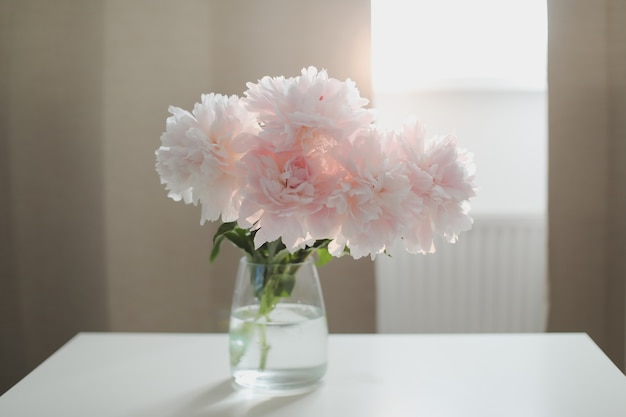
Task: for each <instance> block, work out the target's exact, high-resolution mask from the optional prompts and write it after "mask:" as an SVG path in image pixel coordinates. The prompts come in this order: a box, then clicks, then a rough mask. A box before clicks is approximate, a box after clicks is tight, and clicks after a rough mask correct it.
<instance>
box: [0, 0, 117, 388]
mask: <svg viewBox="0 0 626 417" xmlns="http://www.w3.org/2000/svg"><path fill="white" fill-rule="evenodd" d="M0 4H2V10H1V12H0V15H1V16H2V32H3V33H2V35H3V36H2V39H3V41H2V45H3V46H2V49H1V50H0V53H1V54H2V56H1V57H0V62H2V67H3V70H2V81H3V83H2V94H1V97H2V98H1V99H0V103H1V105H2V111H1V112H0V113H1V114H2V119H0V122H1V127H0V131H1V132H2V135H1V136H0V143H1V148H2V152H1V153H0V155H1V156H0V162H1V163H0V165H1V166H2V171H1V172H0V176H1V178H2V179H1V181H0V184H1V185H2V188H3V190H2V191H3V192H2V199H1V200H0V201H2V203H1V204H0V207H1V209H0V210H2V214H3V216H1V218H0V224H1V225H2V226H1V229H2V232H3V233H2V247H1V248H2V254H1V255H0V256H1V258H2V262H0V264H1V265H2V267H1V268H2V280H1V282H2V291H0V306H2V307H1V308H2V310H3V311H2V314H1V315H0V320H2V323H1V325H0V332H1V333H2V334H1V337H0V344H1V345H2V349H1V350H0V354H1V355H2V356H1V358H0V360H1V364H0V391H2V389H3V388H7V387H8V386H9V385H10V383H11V382H15V381H16V378H18V377H20V376H22V375H23V374H24V373H25V372H26V371H27V370H30V369H32V368H33V367H34V366H35V365H37V364H38V363H39V362H40V361H41V360H43V359H44V358H46V357H47V356H48V355H49V354H50V353H51V352H52V351H53V350H54V349H56V348H58V347H59V346H60V345H61V344H63V343H65V342H66V341H67V340H68V339H69V338H70V337H72V336H73V335H74V334H75V333H76V332H77V331H79V330H104V329H106V324H107V317H106V306H105V304H106V302H105V297H104V295H105V294H106V282H105V278H106V277H105V271H106V265H105V254H104V245H103V241H102V234H103V229H104V219H103V195H102V182H103V177H102V161H103V156H102V153H101V145H102V139H103V136H102V119H101V112H102V104H101V101H100V100H99V98H100V97H101V94H102V87H103V85H102V74H103V73H102V56H101V54H100V53H99V52H100V51H101V45H102V9H101V4H100V3H98V2H89V3H83V2H80V3H78V2H73V1H57V2H54V3H51V2H45V1H35V0H25V1H14V2H2V3H0ZM6 310H8V311H6Z"/></svg>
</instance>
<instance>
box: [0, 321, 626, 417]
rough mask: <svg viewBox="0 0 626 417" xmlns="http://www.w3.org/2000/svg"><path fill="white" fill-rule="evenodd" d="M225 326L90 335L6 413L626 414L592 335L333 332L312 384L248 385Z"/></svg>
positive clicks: (56, 359) (2, 411)
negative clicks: (258, 388) (325, 363)
mask: <svg viewBox="0 0 626 417" xmlns="http://www.w3.org/2000/svg"><path fill="white" fill-rule="evenodd" d="M228 363H229V362H228V336H227V335H224V334H154V333H152V334H142V333H80V334H78V335H77V336H76V337H74V338H73V339H72V340H70V341H69V342H68V343H67V344H66V345H65V346H63V347H62V348H61V349H60V350H59V351H57V352H56V353H55V354H53V355H52V356H51V357H50V358H49V359H48V360H46V361H45V362H44V363H43V364H41V365H40V366H39V367H38V368H37V369H35V370H34V371H33V372H32V373H31V374H29V375H28V376H27V377H26V378H24V379H23V380H22V381H20V382H19V383H18V384H17V385H15V386H14V387H13V388H11V389H10V390H9V391H7V392H6V393H5V394H4V395H3V396H2V397H0V416H7V417H8V416H11V417H26V416H29V417H31V416H64V417H74V416H76V417H78V416H80V417H86V416H89V417H99V416H107V417H112V416H124V417H125V416H132V417H143V416H146V417H147V416H150V417H165V416H167V417H174V416H177V417H178V416H189V417H205V416H206V417H208V416H265V415H272V416H279V417H280V416H290V417H293V416H297V417H302V416H304V417H306V416H392V417H401V416H428V417H433V416H445V417H452V416H464V417H467V416H481V417H484V416H499V417H500V416H507V417H515V416H533V417H541V416H550V417H559V416H563V417H565V416H567V417H576V416H581V417H582V416H584V417H589V416H604V417H612V416H615V417H618V416H619V417H624V416H626V376H624V374H623V373H622V372H620V371H619V369H618V368H616V367H615V366H614V365H613V363H612V362H611V361H610V360H609V359H608V358H607V357H606V356H605V355H604V353H603V352H602V351H601V350H600V349H599V348H598V347H597V346H596V345H595V344H594V342H593V341H592V340H591V339H590V338H589V337H588V336H587V335H585V334H576V333H573V334H555V333H548V334H474V335H382V334H375V335H374V334H373V335H331V337H330V340H329V367H328V372H327V374H326V376H325V377H324V379H323V380H322V382H321V383H320V384H319V385H318V386H317V387H316V388H315V389H314V390H312V391H310V392H306V393H301V394H298V395H291V396H268V395H262V394H253V393H250V392H246V391H242V390H237V389H236V388H234V387H233V386H232V383H231V381H230V375H229V367H228Z"/></svg>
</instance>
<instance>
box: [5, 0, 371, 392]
mask: <svg viewBox="0 0 626 417" xmlns="http://www.w3.org/2000/svg"><path fill="white" fill-rule="evenodd" d="M329 9H332V10H333V11H334V12H333V13H328V10H329ZM320 22H323V24H321V23H320ZM0 23H1V27H0V34H1V35H2V37H1V42H0V93H2V94H1V95H0V106H1V110H2V111H0V133H1V135H0V191H2V196H3V197H2V199H0V215H1V216H0V250H1V253H0V261H1V262H0V268H1V269H0V273H1V274H2V276H1V278H2V279H1V281H0V313H1V314H0V320H2V322H1V323H0V392H2V391H4V390H5V389H7V388H8V387H10V386H11V385H12V384H14V383H15V382H16V381H17V380H18V379H19V378H20V377H21V376H23V375H24V374H25V373H26V372H27V371H29V370H30V369H32V368H33V367H34V366H36V365H37V364H38V363H40V362H41V361H42V360H43V359H44V358H46V357H47V356H48V355H50V354H51V353H52V352H53V351H54V350H55V349H57V348H58V347H59V346H61V345H62V344H63V343H65V342H66V341H67V340H68V339H69V338H70V337H72V336H73V335H74V334H76V333H77V332H79V331H99V330H112V331H222V330H224V329H225V325H226V320H227V318H228V309H229V306H230V297H231V292H232V286H233V278H234V269H235V267H236V263H235V261H236V259H237V258H238V257H239V254H238V253H237V252H236V251H234V250H226V251H225V253H224V254H223V255H224V256H222V257H221V258H220V260H219V262H218V263H217V264H214V265H209V263H208V254H209V251H210V248H211V237H212V234H213V232H214V229H215V226H214V225H208V226H204V227H200V225H199V219H200V212H199V208H196V207H192V206H185V205H183V204H182V203H176V202H173V201H171V200H169V199H168V198H167V197H166V191H165V190H164V188H163V186H161V185H160V184H159V179H158V175H157V174H156V172H155V170H154V162H155V160H154V151H155V150H156V148H157V147H158V146H159V136H160V134H161V132H162V131H163V130H164V128H165V119H166V118H167V116H168V113H167V107H168V106H169V105H176V106H180V107H184V108H191V107H192V106H193V103H194V102H195V101H197V100H198V99H199V96H200V94H201V93H205V92H210V91H217V92H223V93H238V94H242V92H243V91H244V89H245V82H247V81H255V80H256V79H258V78H259V77H261V76H263V75H280V74H285V75H288V76H289V75H297V74H298V73H299V70H300V68H301V67H303V66H306V65H311V64H312V65H317V66H319V67H326V68H327V69H328V70H329V72H330V74H331V76H334V77H336V78H346V77H348V76H350V77H353V78H354V79H355V81H356V82H357V83H358V85H359V87H360V88H361V90H362V93H363V95H364V96H369V93H370V91H369V84H370V81H369V79H370V75H369V1H368V0H348V1H342V2H341V3H340V4H335V2H333V1H332V0H323V1H318V2H315V3H314V4H312V3H310V2H306V1H293V0H268V1H264V2H249V1H242V0H238V1H228V2H226V1H222V0H212V1H208V2H207V1H204V0H184V1H179V2H169V1H162V0H159V1H153V0H151V1H147V0H138V1H133V2H124V1H119V0H100V1H90V2H79V1H71V0H59V1H55V2H48V1H45V0H20V1H17V0H15V1H9V0H4V1H2V2H0ZM311 34H315V36H311ZM321 275H322V280H323V286H324V290H325V295H326V301H327V308H328V314H329V320H330V327H331V331H335V332H369V331H374V329H375V328H374V322H375V319H374V315H375V311H374V310H375V309H374V307H375V306H374V300H375V295H374V272H373V264H372V262H371V261H369V260H366V261H359V262H352V261H351V260H350V259H341V260H337V261H336V262H333V263H331V264H330V265H329V266H327V267H325V268H324V269H323V270H322V271H321ZM346 300H348V301H349V302H346Z"/></svg>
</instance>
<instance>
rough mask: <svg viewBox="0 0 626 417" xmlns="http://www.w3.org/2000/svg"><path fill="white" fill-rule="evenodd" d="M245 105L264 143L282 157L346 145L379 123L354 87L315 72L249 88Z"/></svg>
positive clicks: (270, 79) (264, 80)
mask: <svg viewBox="0 0 626 417" xmlns="http://www.w3.org/2000/svg"><path fill="white" fill-rule="evenodd" d="M247 86H248V90H247V91H246V92H245V93H244V94H245V98H244V99H243V101H244V103H245V105H246V107H247V108H248V110H250V111H252V112H255V113H258V120H259V122H260V124H261V125H262V126H263V130H262V132H261V133H260V134H259V138H260V139H261V140H263V141H265V142H266V143H267V145H268V146H271V147H273V148H275V149H276V150H277V151H284V150H289V149H293V148H294V146H298V147H301V148H302V149H303V152H304V153H308V152H309V151H310V150H312V149H325V148H327V147H328V146H333V145H334V144H335V143H337V142H342V141H344V140H346V139H347V138H349V137H350V136H351V135H353V134H354V133H355V132H357V131H358V130H360V129H362V128H363V127H367V126H368V125H369V124H370V123H371V122H372V121H373V119H374V114H373V111H372V110H370V109H365V108H363V106H365V105H366V104H367V103H368V100H367V99H364V98H362V97H361V96H360V95H359V91H358V90H357V88H356V86H355V84H354V82H352V81H351V80H346V81H343V82H342V81H339V80H337V79H334V78H329V77H328V74H327V73H326V71H324V70H322V71H319V72H318V71H317V69H316V68H314V67H309V68H305V69H303V70H302V75H301V76H299V77H295V78H285V77H263V78H262V79H261V80H259V82H258V83H256V84H253V83H248V84H247Z"/></svg>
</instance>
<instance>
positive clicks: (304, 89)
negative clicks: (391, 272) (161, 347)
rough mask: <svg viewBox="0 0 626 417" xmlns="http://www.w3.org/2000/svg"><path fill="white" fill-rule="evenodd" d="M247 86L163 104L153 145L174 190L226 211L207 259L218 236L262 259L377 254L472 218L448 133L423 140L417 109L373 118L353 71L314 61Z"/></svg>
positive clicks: (467, 175) (208, 214) (469, 192)
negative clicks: (413, 113) (190, 103)
mask: <svg viewBox="0 0 626 417" xmlns="http://www.w3.org/2000/svg"><path fill="white" fill-rule="evenodd" d="M247 87H248V90H247V91H246V92H245V93H244V97H242V98H240V97H237V96H234V95H233V96H230V97H228V96H224V95H221V94H214V93H211V94H205V95H202V97H201V101H200V103H197V104H196V105H195V107H194V109H193V111H192V112H188V111H185V110H183V109H180V108H177V107H170V109H169V111H170V113H171V114H172V116H170V117H169V118H168V119H167V127H166V131H165V132H164V133H163V135H162V136H161V147H159V149H158V150H157V151H156V158H157V163H156V169H157V171H158V173H159V175H160V177H161V183H162V184H165V186H166V189H167V190H168V191H169V197H171V198H172V199H174V200H176V201H180V200H183V201H184V202H185V203H193V204H194V205H197V204H198V203H199V204H200V206H201V207H202V215H201V223H204V222H205V221H207V220H209V221H216V220H218V219H221V221H222V222H223V223H222V224H221V226H220V227H219V229H218V231H217V233H216V235H215V237H214V243H215V245H214V249H213V252H212V254H211V259H214V258H215V256H216V255H217V254H218V251H219V245H220V243H221V242H222V240H223V239H227V240H229V241H231V242H232V243H234V244H235V245H236V246H238V247H239V248H241V249H243V250H244V251H245V253H246V254H247V256H248V257H249V258H250V259H251V260H253V261H256V262H262V263H289V262H298V261H302V260H303V259H304V258H306V257H307V256H309V255H310V254H312V253H318V256H319V257H320V259H326V260H328V259H330V258H332V257H333V256H340V255H342V254H344V253H349V254H350V255H351V256H352V257H354V258H361V257H364V256H368V255H369V256H370V257H371V258H372V259H374V258H375V257H376V255H378V254H380V253H388V252H389V251H390V250H391V248H392V247H394V245H395V243H396V242H398V241H401V242H402V244H403V246H404V248H405V249H406V250H407V251H408V252H410V253H429V252H434V251H435V245H434V241H433V237H434V236H441V237H443V238H444V239H445V240H447V241H448V242H455V241H456V240H457V237H458V235H459V233H460V232H462V231H466V230H469V229H470V228H471V225H472V219H471V218H470V217H469V216H468V211H469V204H468V200H469V199H470V198H472V197H473V196H474V195H475V193H476V187H475V184H474V171H475V168H474V164H473V161H472V156H471V154H469V153H468V152H466V151H465V150H463V149H460V148H459V147H458V146H457V141H456V138H455V137H454V136H451V135H449V136H442V137H435V138H432V139H430V140H426V138H425V130H424V127H423V125H422V124H421V123H419V122H418V121H417V120H415V119H409V120H408V121H407V122H406V123H405V124H404V125H403V126H402V127H401V128H399V129H397V130H382V129H379V128H378V127H377V126H375V124H374V123H373V122H374V113H373V110H371V109H367V108H365V107H364V106H365V105H367V103H368V100H366V99H364V98H362V97H361V96H360V95H359V91H358V89H357V88H356V86H355V84H354V82H352V81H351V80H346V81H339V80H337V79H334V78H329V77H328V75H327V73H326V71H324V70H322V71H318V70H317V69H316V68H314V67H309V68H305V69H303V70H302V73H301V75H300V76H297V77H292V78H285V77H282V76H280V77H263V78H262V79H261V80H259V81H258V82H257V83H256V84H255V83H248V84H247Z"/></svg>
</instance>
